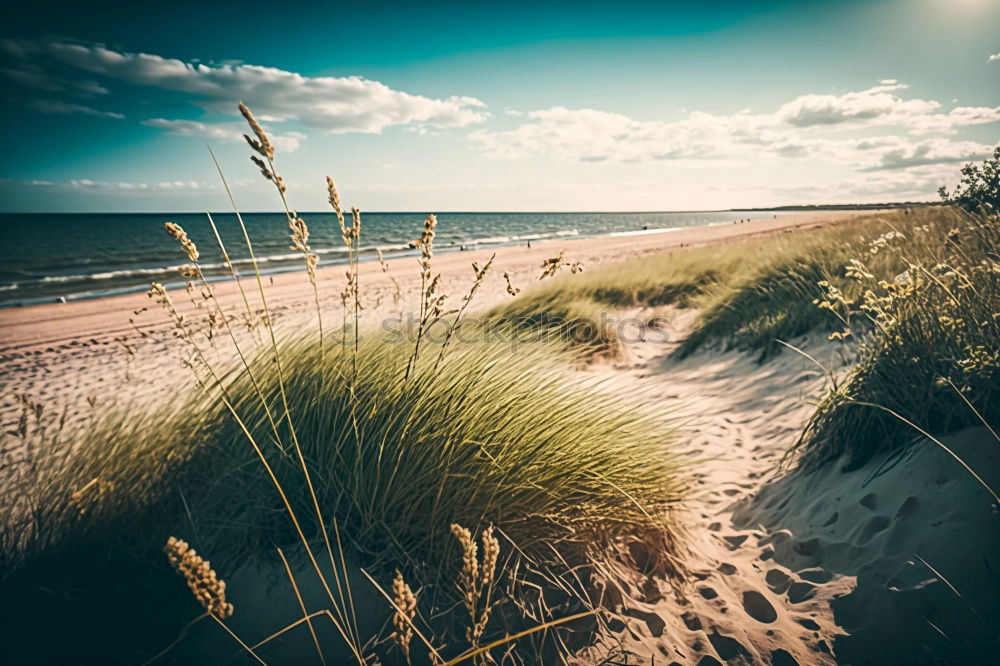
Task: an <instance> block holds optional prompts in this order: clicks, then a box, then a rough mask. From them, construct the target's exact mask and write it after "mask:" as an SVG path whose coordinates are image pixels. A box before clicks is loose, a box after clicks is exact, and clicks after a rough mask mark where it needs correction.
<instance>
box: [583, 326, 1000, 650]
mask: <svg viewBox="0 0 1000 666" xmlns="http://www.w3.org/2000/svg"><path fill="white" fill-rule="evenodd" d="M651 314H652V313H650V312H645V313H639V316H640V317H643V315H645V318H648V317H649V316H650V315H651ZM656 314H660V315H662V314H666V315H667V318H668V319H669V320H672V325H668V327H667V329H666V331H665V332H666V333H667V335H664V331H662V330H659V331H658V330H653V331H650V333H649V334H648V335H647V338H646V339H645V340H643V341H639V342H635V343H632V344H629V345H628V362H626V363H618V364H616V365H614V366H610V367H608V366H605V367H594V368H591V370H590V372H592V373H596V374H603V375H606V377H607V379H608V380H609V381H610V382H616V383H617V385H619V386H621V387H622V388H623V389H625V390H628V391H630V392H631V391H634V392H637V393H639V394H641V395H643V396H644V397H645V399H646V400H647V401H648V404H649V405H651V406H653V407H659V406H662V408H668V409H673V408H676V407H671V406H672V405H674V406H676V405H681V413H686V414H687V416H688V417H689V418H690V423H689V425H688V426H687V427H686V428H685V430H684V431H682V432H681V433H680V437H679V440H680V441H681V442H682V443H683V444H684V448H683V449H681V450H680V451H679V453H681V455H684V456H686V457H687V458H688V459H689V460H690V468H689V472H690V476H691V478H692V479H693V482H694V488H693V492H692V494H691V496H690V498H689V503H688V506H687V507H686V509H685V510H684V512H683V515H682V516H681V517H680V521H681V523H682V524H683V525H684V527H685V529H686V530H687V535H686V539H687V545H688V547H689V549H690V551H689V552H688V553H687V558H686V559H687V561H688V563H689V566H690V567H691V568H690V574H691V577H690V579H689V580H688V581H686V582H685V584H684V589H683V598H681V599H678V598H677V597H676V596H675V595H674V594H673V592H672V591H671V590H668V589H666V587H665V586H663V585H662V584H657V585H655V586H651V585H649V584H648V582H647V584H645V585H642V586H640V587H642V589H643V592H642V593H639V594H637V596H640V597H642V598H637V599H632V600H630V601H629V602H628V604H627V606H628V607H627V608H626V609H625V615H626V616H630V618H631V619H630V620H628V621H627V623H625V624H624V625H622V626H619V627H618V631H617V633H616V634H615V635H612V636H606V637H604V638H603V639H602V641H601V642H600V643H599V644H597V645H596V646H594V648H592V649H590V650H588V651H586V652H585V653H584V654H583V655H581V657H582V660H581V663H584V664H589V663H594V662H600V661H601V660H602V659H605V658H607V656H608V655H618V659H616V660H615V661H613V662H610V663H639V664H643V663H645V664H662V665H666V664H673V663H680V664H697V665H699V666H708V665H711V664H720V663H733V664H778V665H780V666H789V665H791V664H801V665H803V666H804V665H807V664H809V665H812V664H833V663H849V664H872V665H875V664H887V663H907V664H916V663H958V662H963V663H973V662H975V663H980V662H979V661H977V660H978V659H979V658H980V657H982V656H983V655H977V654H976V653H975V652H974V651H972V652H970V650H981V649H983V646H988V645H989V644H990V641H991V640H996V639H997V638H998V637H1000V635H998V634H997V633H996V631H995V630H991V629H989V628H988V623H990V622H992V621H993V620H991V618H993V619H995V618H996V617H998V616H1000V600H998V599H997V597H996V594H995V591H996V589H997V588H996V585H997V582H996V572H997V571H1000V514H998V513H997V510H996V507H994V506H993V503H992V499H991V497H990V495H989V493H988V492H987V491H985V490H984V489H983V487H982V486H980V485H979V484H978V483H977V482H976V481H975V480H974V479H972V477H971V476H970V475H968V474H967V473H966V472H965V470H963V469H962V468H961V467H960V466H959V465H958V464H957V463H956V462H955V461H954V460H953V459H952V458H951V457H950V456H949V455H948V454H947V453H945V452H944V451H943V450H941V448H939V447H938V446H936V445H934V444H933V443H931V442H929V441H927V440H921V441H920V442H919V443H918V444H917V445H915V446H914V448H913V449H912V450H911V451H910V452H908V453H907V455H905V456H902V457H899V456H880V457H876V458H875V459H873V460H872V461H871V462H869V463H868V464H866V465H864V466H863V467H861V468H860V469H856V470H854V471H851V472H844V471H842V467H843V465H842V464H841V463H839V462H836V461H835V462H832V463H829V464H827V465H825V466H824V467H823V468H822V469H820V470H818V471H816V472H811V473H806V472H802V471H791V470H790V469H787V468H782V467H779V464H780V463H781V460H782V457H783V456H784V455H785V453H786V452H787V451H788V450H789V448H790V447H792V446H793V445H794V444H795V442H796V441H797V440H798V437H799V434H800V432H801V430H802V426H803V425H804V423H805V421H806V420H807V419H808V417H809V416H810V415H811V413H812V412H813V410H814V406H813V405H812V404H811V401H812V400H815V399H816V398H818V397H820V396H822V395H823V393H824V392H825V389H826V382H825V378H824V375H823V373H822V371H821V370H820V369H819V368H818V367H817V366H816V365H815V364H813V363H812V362H811V361H809V360H807V359H805V358H804V357H802V356H800V355H799V354H796V353H794V352H791V351H783V352H781V353H780V354H778V355H777V356H776V357H774V358H772V359H770V360H768V361H766V362H765V363H763V364H759V363H757V362H756V355H753V354H746V353H742V352H735V351H733V352H721V351H719V350H718V349H708V350H703V351H701V352H699V353H697V354H694V355H692V356H690V357H689V358H687V359H684V360H682V361H677V360H673V359H671V358H669V354H670V352H671V351H672V350H673V349H674V348H675V347H676V344H677V340H679V338H680V337H681V336H682V335H683V334H684V332H685V330H687V327H688V324H689V322H690V320H691V319H692V318H693V316H694V313H692V312H681V313H680V314H679V315H678V314H677V313H673V316H672V317H671V312H670V311H669V310H667V311H666V312H665V313H664V312H658V313H656ZM666 338H669V339H666ZM792 342H793V344H795V345H796V346H797V347H798V348H799V349H802V350H803V351H806V352H808V353H809V354H810V355H812V356H813V357H814V358H816V359H818V360H819V361H820V362H821V363H822V364H823V365H824V366H825V367H826V368H827V369H829V370H833V371H834V372H836V373H838V374H840V373H842V372H843V371H844V370H846V369H847V368H848V367H849V366H850V364H851V362H852V359H853V353H854V352H853V351H852V349H851V348H850V347H845V346H843V345H840V344H838V343H831V342H828V341H827V340H826V339H825V336H823V335H820V334H811V335H809V336H805V337H804V338H802V339H799V340H794V341H792ZM946 442H947V445H948V446H949V447H950V448H952V450H954V451H957V452H958V453H959V455H960V456H961V457H962V458H963V460H966V461H967V462H968V463H969V464H970V465H972V466H973V468H974V469H976V470H978V471H979V473H980V474H982V475H983V476H984V477H985V479H986V481H987V483H989V484H990V485H992V486H993V487H994V488H995V487H1000V446H998V444H1000V442H998V441H996V439H994V438H993V437H992V435H990V434H989V433H988V432H987V431H986V430H985V428H979V429H970V430H967V431H964V432H963V433H959V434H958V435H955V436H952V437H949V438H946ZM925 562H926V563H925ZM928 564H929V565H930V566H933V567H934V568H935V569H936V570H937V571H934V570H931V569H930V567H929V566H928ZM939 572H940V574H941V575H940V576H939V575H938V573H939ZM956 590H957V591H958V593H956V592H955V591H956ZM991 631H992V636H993V638H992V639H991V638H985V640H984V636H989V635H990V632H991ZM969 646H974V647H971V648H970V647H969ZM624 655H628V658H629V661H624ZM993 656H995V654H994V655H993ZM970 659H971V661H969V660H970ZM985 659H986V660H985V661H983V662H982V663H986V661H988V660H989V659H992V656H991V657H988V658H985ZM602 663H603V662H602Z"/></svg>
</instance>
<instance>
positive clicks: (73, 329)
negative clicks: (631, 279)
mask: <svg viewBox="0 0 1000 666" xmlns="http://www.w3.org/2000/svg"><path fill="white" fill-rule="evenodd" d="M857 214H858V213H857V212H856V211H816V212H807V213H796V214H786V215H784V216H781V217H778V218H774V219H768V220H759V221H752V222H745V223H741V224H724V223H717V224H711V225H705V226H698V227H673V228H668V229H662V230H656V229H653V230H638V231H636V232H616V233H613V234H610V235H605V236H591V237H579V238H577V237H560V238H547V239H543V240H538V241H533V243H532V247H531V248H530V249H528V248H526V247H525V246H524V245H521V244H518V245H498V246H491V247H489V248H485V249H484V248H476V249H471V250H466V251H459V250H455V251H445V252H441V253H439V254H437V255H436V256H435V261H434V266H435V272H441V273H442V279H443V280H444V281H445V282H446V283H447V282H451V281H452V280H453V279H455V278H457V277H458V273H460V272H462V271H463V268H464V267H467V266H468V265H469V264H470V263H471V262H473V261H475V262H479V263H480V264H482V263H483V262H485V261H486V260H488V259H489V257H490V255H491V254H493V253H494V252H495V253H496V261H495V268H494V271H493V275H492V278H493V279H492V280H491V282H494V283H496V282H497V280H498V279H499V280H500V281H501V282H502V279H501V278H500V275H502V273H503V272H505V271H506V272H509V273H510V274H511V275H512V277H514V276H517V277H518V278H519V280H520V282H521V283H523V282H525V281H526V280H527V279H530V277H531V276H530V274H531V272H532V271H533V269H534V267H535V266H537V265H538V264H539V263H540V262H541V261H542V260H543V259H545V258H547V257H548V256H554V255H556V254H558V253H559V252H560V251H565V253H566V257H567V259H569V260H571V261H582V262H583V264H584V266H585V267H586V266H588V265H595V264H601V263H609V262H618V261H624V260H628V259H632V258H637V257H639V256H646V255H649V254H656V253H658V252H663V251H668V250H671V249H675V248H680V247H688V246H695V245H705V244H712V243H720V242H726V241H730V240H737V239H742V238H751V237H754V236H759V235H766V234H769V233H777V232H781V231H785V230H792V229H799V228H808V227H814V226H824V225H826V224H831V223H834V222H836V221H839V220H844V219H848V218H850V217H854V216H855V215H857ZM385 263H386V265H387V266H388V268H389V271H390V272H391V273H392V275H393V276H394V277H396V278H397V279H398V280H399V281H400V284H401V286H404V283H409V282H411V281H412V279H411V278H412V276H411V275H409V273H414V274H415V273H416V271H415V265H416V260H415V258H414V256H403V257H394V258H391V259H386V262H385ZM359 270H360V279H361V280H362V281H364V282H365V283H367V288H371V287H373V286H374V287H378V288H381V289H383V290H384V289H386V288H388V287H389V286H390V284H391V282H390V280H389V279H387V278H386V276H385V274H384V273H383V271H382V268H381V266H380V265H379V263H378V262H377V261H375V260H366V261H362V262H360V263H359ZM464 270H468V269H467V268H464ZM303 272H304V271H301V270H291V271H285V272H276V273H269V274H265V275H264V276H263V277H264V278H265V280H266V282H267V283H268V285H267V286H268V290H269V293H268V298H269V300H271V301H273V302H275V303H279V302H280V303H281V304H283V305H285V306H287V307H286V308H285V310H299V309H302V308H308V307H309V306H310V305H311V303H312V293H311V290H309V289H304V288H303V283H304V282H306V281H305V280H303V277H304V276H303V275H302V273H303ZM343 281H344V279H343V265H340V264H338V265H332V266H325V267H322V268H320V269H319V270H318V271H317V286H318V289H319V290H320V293H321V301H322V304H323V306H324V308H325V307H327V306H333V309H335V310H339V309H340V304H339V296H338V295H337V294H338V293H339V291H340V289H341V287H342V286H343V285H342V284H340V283H342V282H343ZM240 282H241V283H243V285H244V287H245V288H247V289H253V290H256V285H255V277H254V276H253V275H250V276H244V277H242V278H241V280H240ZM446 286H447V285H446ZM213 287H214V288H215V290H216V295H217V297H218V299H219V301H220V303H222V305H223V306H231V305H234V304H236V302H237V300H238V299H239V298H240V295H239V293H240V292H239V289H238V288H237V284H236V281H235V280H232V279H228V280H222V281H218V282H214V283H213ZM364 289H365V287H364V286H363V287H362V290H364ZM404 289H405V286H404ZM446 291H447V292H448V293H452V294H457V293H460V290H453V289H446ZM307 292H308V293H307ZM170 293H171V294H172V295H174V296H175V298H176V297H177V295H178V294H180V295H183V293H184V289H183V287H179V288H174V289H171V290H170ZM176 300H180V298H176ZM482 304H483V301H482V300H480V301H479V305H482ZM149 305H150V301H149V299H148V298H147V297H146V295H145V292H144V291H136V292H130V293H126V294H117V295H112V296H104V297H98V298H88V299H81V300H74V301H69V302H66V303H61V302H50V303H39V304H33V305H25V306H15V307H7V308H3V309H0V353H5V352H10V351H17V350H23V349H26V348H28V349H30V348H33V347H38V346H45V345H56V344H60V343H64V342H66V341H70V340H80V339H85V338H100V337H107V336H109V335H116V334H122V333H127V332H130V331H132V330H133V326H132V325H131V324H130V323H129V318H130V315H131V316H137V315H136V314H134V313H137V312H138V311H141V310H142V309H143V308H148V306H149ZM142 314H144V315H147V317H146V321H145V322H143V323H149V322H148V320H150V319H156V320H158V321H157V322H154V323H163V321H165V320H164V319H163V317H161V316H159V315H160V313H158V312H154V313H152V315H150V313H149V312H148V311H147V312H143V313H142Z"/></svg>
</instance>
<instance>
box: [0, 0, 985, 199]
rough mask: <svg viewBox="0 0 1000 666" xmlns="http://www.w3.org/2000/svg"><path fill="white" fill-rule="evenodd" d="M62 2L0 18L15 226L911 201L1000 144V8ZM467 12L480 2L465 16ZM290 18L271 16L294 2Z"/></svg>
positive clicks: (888, 2)
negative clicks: (273, 177)
mask: <svg viewBox="0 0 1000 666" xmlns="http://www.w3.org/2000/svg"><path fill="white" fill-rule="evenodd" d="M208 4H212V3H188V2H185V1H184V0H178V1H176V2H171V3H159V2H151V3H145V4H143V5H140V6H131V7H129V8H128V9H127V10H123V9H122V8H121V5H120V3H88V5H87V6H86V7H84V6H83V5H82V4H80V3H76V4H70V3H47V2H41V3H38V4H36V5H35V6H34V8H32V9H31V10H29V11H24V10H21V11H19V12H18V13H16V14H9V13H8V12H12V11H13V10H11V9H4V10H2V11H3V12H4V15H3V16H0V19H2V20H0V84H2V91H3V92H2V94H0V99H2V102H0V104H2V106H0V113H2V114H3V122H2V123H0V127H2V136H0V140H2V141H3V145H4V146H5V147H6V150H5V153H6V159H5V160H3V163H2V167H0V197H2V199H0V210H5V211H200V210H206V209H210V210H219V209H225V208H226V206H227V203H226V199H225V197H224V192H223V191H222V189H221V188H220V186H219V182H218V177H217V176H216V174H215V173H214V170H213V167H212V163H211V160H210V158H209V155H208V153H207V150H206V148H205V141H208V142H209V143H210V144H211V145H212V147H213V148H214V149H215V150H216V152H217V153H218V155H219V157H220V160H221V161H222V164H223V167H224V168H225V169H226V173H227V176H228V177H229V178H230V180H231V182H232V184H233V187H234V191H235V193H236V195H237V197H238V199H239V202H240V204H241V206H242V207H243V208H244V209H247V210H272V209H275V208H276V205H277V203H276V202H275V200H274V198H273V192H272V191H271V190H269V189H268V188H267V187H266V184H265V183H262V182H261V180H260V177H259V175H258V174H257V173H256V172H255V170H254V169H253V167H252V165H250V163H249V161H248V158H247V154H248V149H247V147H246V145H245V144H244V143H242V139H241V138H240V134H241V132H242V131H243V130H242V129H241V127H240V119H239V117H238V115H237V114H236V108H235V106H236V102H237V101H238V100H240V99H243V100H244V101H246V102H247V103H248V104H249V105H250V106H251V108H253V109H254V110H255V111H256V112H257V113H258V114H259V115H260V116H261V118H262V120H263V121H264V124H265V126H266V127H267V129H268V130H269V131H270V132H271V133H272V134H273V135H274V137H275V142H276V144H277V147H278V157H277V164H278V168H279V171H280V172H281V173H282V174H283V175H284V176H285V178H286V180H287V181H288V182H289V183H290V188H289V194H290V197H291V200H292V203H293V205H295V206H296V207H298V208H300V209H302V210H318V209H322V208H323V207H324V204H325V190H324V186H323V179H324V176H325V175H327V174H329V175H332V176H333V177H334V178H335V179H336V180H337V181H338V183H339V185H340V189H341V191H342V194H343V196H344V198H345V200H346V201H347V202H348V203H349V204H353V205H358V206H359V207H361V208H363V209H365V210H413V211H455V210H683V209H706V208H729V207H738V206H767V205H779V204H795V203H825V202H853V201H891V200H917V199H928V198H933V197H934V192H935V190H936V189H937V187H938V186H939V185H941V184H951V183H953V182H954V180H955V177H956V174H957V171H958V168H959V167H960V165H961V164H962V163H963V162H965V161H969V160H973V159H976V160H978V159H982V158H983V157H984V156H985V155H986V154H988V153H989V152H991V150H992V148H993V146H995V145H996V144H997V141H998V138H1000V37H998V33H997V31H996V29H995V28H996V26H997V25H1000V2H998V1H997V0H868V1H866V2H853V1H842V2H808V3H806V2H772V3H753V2H711V3H709V2H706V3H672V2H658V3H629V2H618V3H606V2H605V3H586V2H577V3H558V4H557V3H545V2H533V3H517V2H507V3H497V4H494V5H487V4H485V3H478V4H477V3H455V4H450V5H449V4H444V3H437V4H435V5H433V6H430V5H428V6H424V7H416V6H413V5H412V4H402V3H400V4H399V5H391V4H376V5H372V4H366V5H362V3H343V4H341V3H324V4H323V6H322V7H316V6H313V5H312V4H310V3H296V2H284V3H279V4H275V3H268V4H257V3H253V2H250V1H249V0H248V1H247V2H243V3H239V4H236V3H214V4H212V6H206V5H208ZM469 5H473V6H469ZM275 7H278V10H276V9H275Z"/></svg>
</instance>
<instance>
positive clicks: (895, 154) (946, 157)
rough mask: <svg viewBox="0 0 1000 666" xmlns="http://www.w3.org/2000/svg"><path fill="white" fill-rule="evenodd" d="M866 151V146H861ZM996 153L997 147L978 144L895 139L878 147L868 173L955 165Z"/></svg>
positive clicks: (938, 140)
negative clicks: (932, 165)
mask: <svg viewBox="0 0 1000 666" xmlns="http://www.w3.org/2000/svg"><path fill="white" fill-rule="evenodd" d="M861 149H864V146H861ZM992 152H993V147H992V146H989V145H986V144H980V143H976V142H975V141H950V140H948V139H929V140H924V141H919V142H917V143H911V142H909V141H906V140H905V139H899V138H898V137H891V138H889V139H888V140H884V141H882V142H881V145H880V146H877V150H876V154H877V157H876V161H875V163H874V164H872V165H871V166H869V167H867V168H865V169H864V170H865V171H884V170H890V169H908V168H911V167H918V166H927V165H931V164H955V163H964V162H972V161H976V160H982V159H985V158H986V157H988V156H989V155H990V154H991V153H992Z"/></svg>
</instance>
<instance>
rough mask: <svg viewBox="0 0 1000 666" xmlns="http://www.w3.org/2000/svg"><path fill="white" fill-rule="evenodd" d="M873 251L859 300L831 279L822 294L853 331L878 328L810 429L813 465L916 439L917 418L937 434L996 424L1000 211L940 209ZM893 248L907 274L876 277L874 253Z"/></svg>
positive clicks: (861, 458)
mask: <svg viewBox="0 0 1000 666" xmlns="http://www.w3.org/2000/svg"><path fill="white" fill-rule="evenodd" d="M865 250H866V251H864V252H858V253H857V255H856V256H857V257H858V258H856V259H854V261H853V262H852V263H851V264H850V265H849V268H848V270H847V271H846V272H847V274H848V276H849V277H847V278H845V279H847V280H849V281H850V282H852V283H853V287H854V288H853V289H852V290H851V291H852V292H854V293H858V292H860V294H859V295H858V296H856V297H853V298H851V297H849V296H845V295H844V291H843V290H842V289H839V288H838V287H836V286H835V285H833V284H830V285H828V286H826V288H825V290H826V294H825V296H824V298H823V299H822V300H821V302H820V305H821V306H822V307H823V308H824V309H826V310H830V311H832V312H834V313H835V314H836V315H837V316H838V317H839V318H840V319H841V320H842V323H843V324H844V325H845V326H846V327H847V330H855V331H862V332H865V331H866V332H867V334H864V335H863V337H862V340H863V342H862V345H861V347H860V350H859V353H858V358H857V362H856V364H855V365H854V367H853V368H852V369H851V371H850V372H849V374H848V375H847V376H846V377H845V378H844V379H843V380H842V381H841V382H840V383H839V385H838V386H837V387H835V388H834V389H833V390H832V391H831V392H830V393H829V395H827V396H826V398H825V399H824V400H823V401H822V402H821V403H820V405H819V407H818V409H817V411H816V413H815V414H814V415H813V417H812V418H811V420H810V421H809V423H808V424H807V426H806V429H805V432H804V434H803V438H802V441H801V444H802V446H803V451H804V453H805V461H806V462H807V463H808V464H813V465H815V464H821V463H823V462H825V461H827V460H830V459H833V458H836V457H839V456H841V455H846V456H848V460H849V462H848V466H849V467H854V466H857V465H860V464H863V463H864V462H866V461H867V460H869V459H871V458H872V457H873V456H874V455H876V454H878V453H881V452H884V451H891V450H894V449H899V448H902V447H904V446H906V445H907V444H908V443H910V442H912V441H914V440H915V439H916V438H918V436H919V432H918V431H917V430H916V428H914V426H917V427H919V428H921V429H923V430H925V431H927V432H928V433H930V434H932V435H936V436H937V435H942V434H946V433H949V432H953V431H956V430H959V429H961V428H964V427H968V426H984V425H986V426H991V427H993V428H994V429H996V426H997V425H998V424H997V422H996V415H997V414H998V413H1000V222H998V219H997V218H996V217H991V216H986V215H972V214H968V213H963V212H960V211H959V210H957V209H939V210H936V211H933V212H928V213H926V214H923V215H920V216H918V217H917V219H916V224H913V225H910V226H909V228H907V229H905V230H902V231H901V232H900V233H899V234H892V237H891V238H885V237H883V238H881V239H875V240H874V241H873V242H872V243H871V244H870V245H869V247H868V248H866V249H865ZM873 253H874V254H873ZM883 254H884V255H889V256H892V257H894V258H895V259H896V260H898V261H900V262H902V263H903V264H904V266H905V272H901V273H899V274H897V276H896V277H895V279H892V278H890V279H888V280H886V279H885V278H883V277H882V276H880V275H878V274H877V273H874V272H873V271H872V270H871V269H870V268H869V264H870V263H871V262H870V259H871V258H873V256H876V255H883ZM903 419H905V420H906V421H910V422H911V423H912V424H913V425H910V424H907V423H906V422H905V421H904V420H903Z"/></svg>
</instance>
